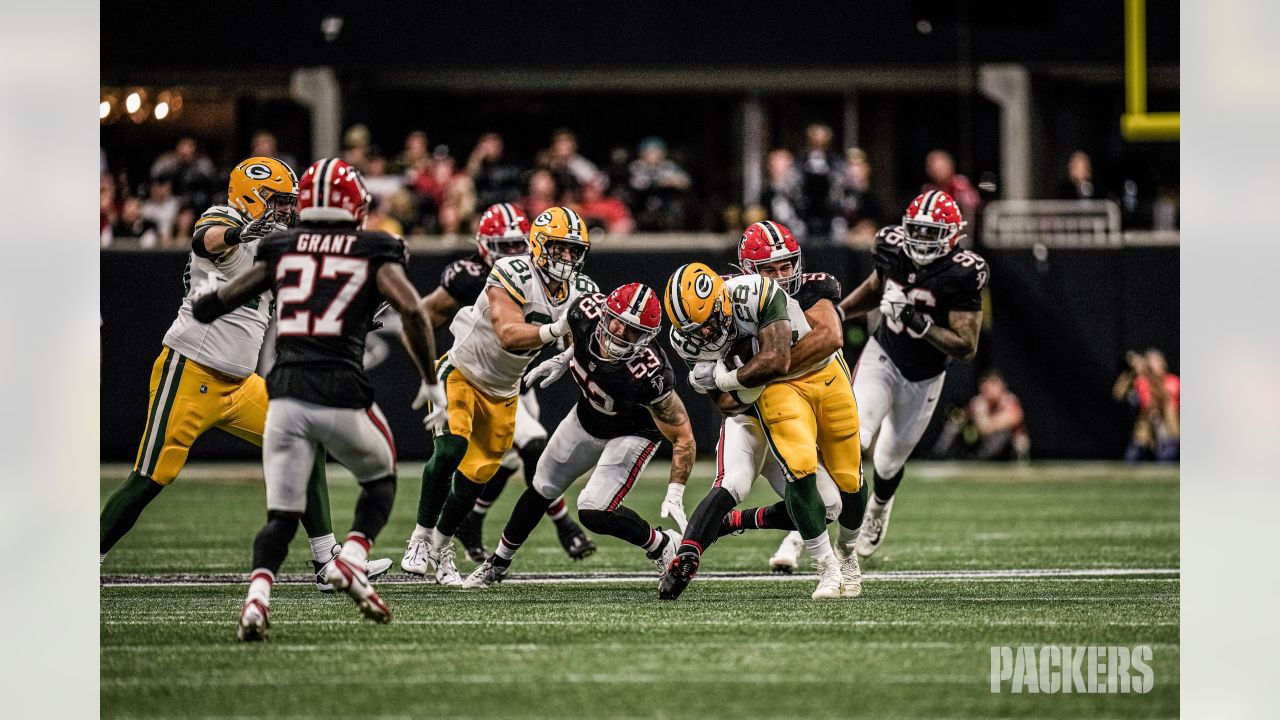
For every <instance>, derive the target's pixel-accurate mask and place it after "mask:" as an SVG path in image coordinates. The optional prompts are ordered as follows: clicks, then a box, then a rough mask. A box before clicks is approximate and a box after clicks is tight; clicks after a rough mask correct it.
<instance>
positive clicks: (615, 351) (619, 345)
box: [588, 283, 662, 362]
mask: <svg viewBox="0 0 1280 720" xmlns="http://www.w3.org/2000/svg"><path fill="white" fill-rule="evenodd" d="M601 309H602V310H603V311H604V312H603V313H602V314H601V317H600V320H599V321H598V322H597V323H596V330H595V343H588V345H590V346H591V347H590V349H591V352H592V354H593V355H595V356H596V357H598V358H600V359H601V360H604V361H605V362H621V361H626V360H631V359H632V358H634V357H636V356H637V355H639V354H640V353H641V352H642V351H643V350H644V349H645V348H646V347H647V346H648V345H649V343H651V342H653V339H654V338H656V337H657V336H658V330H660V329H661V328H662V309H661V304H660V303H659V302H658V296H657V294H656V293H654V292H653V290H651V289H649V288H648V287H646V286H645V285H642V284H640V283H630V284H628V285H623V286H622V287H620V288H618V289H617V290H614V291H613V292H612V293H610V294H609V297H608V299H607V300H606V301H605V303H604V307H603V308H601ZM597 347H598V348H599V350H597V349H596V348H597Z"/></svg>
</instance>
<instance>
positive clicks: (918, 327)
mask: <svg viewBox="0 0 1280 720" xmlns="http://www.w3.org/2000/svg"><path fill="white" fill-rule="evenodd" d="M898 320H900V321H901V322H902V325H903V326H904V327H906V328H907V334H908V335H910V336H911V337H913V338H915V339H917V340H919V339H920V338H922V337H924V334H925V333H927V332H929V326H930V325H932V324H933V320H932V319H930V318H929V316H928V315H926V314H924V313H922V312H920V310H919V309H917V308H916V306H915V305H904V306H903V308H902V310H901V312H899V313H898Z"/></svg>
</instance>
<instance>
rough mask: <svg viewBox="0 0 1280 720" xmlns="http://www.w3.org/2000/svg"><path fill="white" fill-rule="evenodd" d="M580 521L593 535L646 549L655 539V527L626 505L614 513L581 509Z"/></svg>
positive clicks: (579, 511) (620, 506) (579, 512)
mask: <svg viewBox="0 0 1280 720" xmlns="http://www.w3.org/2000/svg"><path fill="white" fill-rule="evenodd" d="M578 520H580V521H582V525H583V527H585V528H586V529H588V530H590V531H591V532H593V533H599V534H603V535H612V536H613V537H616V538H618V539H619V540H625V541H627V542H629V543H631V544H632V545H638V546H640V547H644V546H645V545H648V544H649V541H650V540H652V539H653V526H652V525H650V524H649V523H647V522H645V521H644V518H642V517H640V516H639V515H637V514H636V511H635V510H632V509H631V508H629V507H627V506H625V505H619V506H618V507H617V508H615V509H614V510H612V511H610V510H581V509H580V510H578Z"/></svg>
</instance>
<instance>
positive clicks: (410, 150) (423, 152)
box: [391, 130, 431, 183]
mask: <svg viewBox="0 0 1280 720" xmlns="http://www.w3.org/2000/svg"><path fill="white" fill-rule="evenodd" d="M430 166H431V152H430V149H429V146H428V145H427V134H426V133H425V132H423V131H421V130H414V131H413V132H411V133H409V134H408V135H406V136H405V139H404V151H403V152H401V153H400V156H399V157H397V158H396V160H395V162H394V163H392V164H391V172H393V173H399V174H401V175H404V176H405V182H407V183H412V182H413V180H414V177H416V176H417V174H418V173H420V172H425V171H426V170H427V168H429V167H430Z"/></svg>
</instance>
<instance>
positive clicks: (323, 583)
mask: <svg viewBox="0 0 1280 720" xmlns="http://www.w3.org/2000/svg"><path fill="white" fill-rule="evenodd" d="M336 547H338V548H341V547H342V546H341V545H338V546H336ZM336 557H338V553H336V552H335V553H334V554H333V557H332V558H329V562H327V563H325V564H324V565H318V566H317V563H316V562H315V561H314V560H312V561H311V564H312V565H313V566H316V589H317V590H319V591H320V592H322V593H331V592H333V590H334V587H333V584H332V583H330V582H329V581H327V580H325V574H326V573H328V572H329V566H330V565H332V564H333V560H334V558H336ZM390 569H391V558H379V559H377V560H370V561H369V562H367V563H365V566H364V572H365V575H367V576H368V577H369V579H370V580H377V579H378V578H380V577H382V576H383V575H386V574H387V571H388V570H390Z"/></svg>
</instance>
